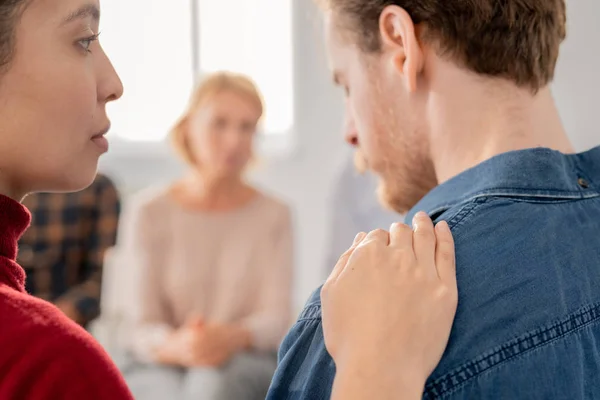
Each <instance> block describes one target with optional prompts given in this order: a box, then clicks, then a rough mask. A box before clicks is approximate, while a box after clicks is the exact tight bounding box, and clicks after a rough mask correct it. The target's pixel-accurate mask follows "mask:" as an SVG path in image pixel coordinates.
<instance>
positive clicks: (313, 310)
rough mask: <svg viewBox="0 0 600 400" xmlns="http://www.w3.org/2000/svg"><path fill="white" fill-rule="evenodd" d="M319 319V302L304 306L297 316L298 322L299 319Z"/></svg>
mask: <svg viewBox="0 0 600 400" xmlns="http://www.w3.org/2000/svg"><path fill="white" fill-rule="evenodd" d="M320 319H321V305H320V304H312V305H309V306H306V307H305V308H304V310H303V311H302V313H300V316H299V317H298V322H300V321H314V320H320Z"/></svg>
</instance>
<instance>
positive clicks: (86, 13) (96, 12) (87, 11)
mask: <svg viewBox="0 0 600 400" xmlns="http://www.w3.org/2000/svg"><path fill="white" fill-rule="evenodd" d="M88 17H92V19H93V20H94V21H96V22H98V21H100V9H98V6H96V5H95V4H86V5H84V6H82V7H79V8H78V9H77V10H75V11H73V12H72V13H71V14H69V16H68V17H67V18H65V19H64V21H63V23H62V24H63V25H66V24H69V23H71V22H73V21H75V20H78V19H85V18H88Z"/></svg>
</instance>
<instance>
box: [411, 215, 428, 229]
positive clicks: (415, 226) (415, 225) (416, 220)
mask: <svg viewBox="0 0 600 400" xmlns="http://www.w3.org/2000/svg"><path fill="white" fill-rule="evenodd" d="M424 218H429V215H427V214H426V213H425V212H423V211H419V212H418V213H416V214H415V216H414V217H413V223H412V224H413V229H414V230H415V231H416V230H417V229H419V220H420V219H424Z"/></svg>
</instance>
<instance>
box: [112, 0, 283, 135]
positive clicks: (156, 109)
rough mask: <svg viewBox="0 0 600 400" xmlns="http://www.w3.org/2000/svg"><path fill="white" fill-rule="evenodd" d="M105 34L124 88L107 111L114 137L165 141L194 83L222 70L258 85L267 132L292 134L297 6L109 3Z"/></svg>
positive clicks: (220, 1)
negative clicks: (199, 77)
mask: <svg viewBox="0 0 600 400" xmlns="http://www.w3.org/2000/svg"><path fill="white" fill-rule="evenodd" d="M193 2H195V3H193ZM194 9H195V10H197V12H198V14H197V15H196V17H197V18H193V12H192V10H194ZM193 24H194V25H196V26H193ZM100 28H101V32H102V34H101V36H100V43H101V44H102V46H103V47H104V49H105V51H106V53H107V54H108V56H109V57H110V59H111V60H112V62H113V64H114V66H115V68H116V70H117V72H118V73H119V75H120V77H121V80H122V81H123V85H124V87H125V94H124V95H123V97H122V99H121V100H119V101H118V102H115V103H111V104H110V105H109V106H108V114H109V117H110V119H111V121H112V129H111V132H110V135H112V136H116V137H118V138H119V139H123V140H125V141H132V142H158V141H161V140H163V139H164V138H165V136H166V135H167V134H168V132H169V130H170V128H171V127H172V126H173V124H174V123H175V121H176V120H177V119H178V118H179V116H180V115H181V113H182V112H183V111H184V109H185V107H186V105H187V101H188V98H189V95H190V91H191V89H192V88H193V84H194V76H201V75H202V74H206V73H210V72H213V71H217V70H228V71H233V72H239V73H244V74H246V75H248V76H250V77H251V78H252V79H253V80H254V81H255V82H256V83H257V85H258V86H259V88H260V90H261V92H262V94H263V96H264V98H265V103H266V107H265V119H264V124H263V131H264V133H266V134H278V133H287V132H289V131H290V129H291V128H292V125H293V122H294V121H293V70H292V68H293V59H292V0H228V1H225V0H187V1H184V0H177V1H168V2H166V1H164V0H126V1H123V0H103V1H102V20H101V27H100ZM194 34H197V35H198V37H194V36H193V35H194ZM194 59H196V62H194ZM195 64H197V65H195ZM194 68H196V69H197V71H194Z"/></svg>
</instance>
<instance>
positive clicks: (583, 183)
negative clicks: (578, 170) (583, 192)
mask: <svg viewBox="0 0 600 400" xmlns="http://www.w3.org/2000/svg"><path fill="white" fill-rule="evenodd" d="M577 184H578V185H579V186H581V187H582V188H583V189H587V188H588V187H590V184H589V183H588V181H586V180H585V179H583V178H579V179H577Z"/></svg>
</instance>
